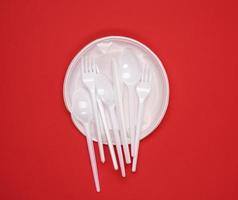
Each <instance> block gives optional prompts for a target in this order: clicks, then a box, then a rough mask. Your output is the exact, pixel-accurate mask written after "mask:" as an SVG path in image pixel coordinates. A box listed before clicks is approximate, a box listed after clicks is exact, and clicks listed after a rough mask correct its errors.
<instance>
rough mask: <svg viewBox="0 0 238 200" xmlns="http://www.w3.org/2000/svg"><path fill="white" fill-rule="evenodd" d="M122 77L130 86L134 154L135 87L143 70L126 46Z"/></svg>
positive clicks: (130, 118) (131, 132) (131, 135)
mask: <svg viewBox="0 0 238 200" xmlns="http://www.w3.org/2000/svg"><path fill="white" fill-rule="evenodd" d="M120 72H121V78H122V80H123V82H124V83H125V85H126V86H127V88H128V95H129V134H130V137H131V155H132V156H134V142H135V108H134V105H135V87H136V85H137V83H138V82H139V80H140V74H141V70H140V68H139V63H138V60H137V57H136V56H135V55H134V54H133V53H132V52H131V50H130V49H128V48H126V49H124V50H123V52H122V54H121V57H120Z"/></svg>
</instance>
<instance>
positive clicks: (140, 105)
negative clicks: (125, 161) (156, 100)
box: [132, 102, 144, 172]
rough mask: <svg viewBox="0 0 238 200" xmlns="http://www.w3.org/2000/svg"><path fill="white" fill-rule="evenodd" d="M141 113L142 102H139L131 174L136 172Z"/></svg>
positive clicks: (142, 109) (142, 108)
mask: <svg viewBox="0 0 238 200" xmlns="http://www.w3.org/2000/svg"><path fill="white" fill-rule="evenodd" d="M143 113H144V104H143V102H140V103H139V110H138V118H137V126H136V136H135V147H134V148H135V155H134V157H133V161H132V172H135V171H136V166H137V160H138V154H139V145H140V134H141V125H142V119H143Z"/></svg>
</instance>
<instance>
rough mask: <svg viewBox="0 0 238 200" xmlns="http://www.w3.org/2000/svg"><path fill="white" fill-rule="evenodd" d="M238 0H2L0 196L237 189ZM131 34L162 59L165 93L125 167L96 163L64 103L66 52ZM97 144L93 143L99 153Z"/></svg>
mask: <svg viewBox="0 0 238 200" xmlns="http://www.w3.org/2000/svg"><path fill="white" fill-rule="evenodd" d="M237 6H238V4H237V1H230V0H227V1H221V0H211V1H205V0H202V1H201V0H200V1H189V0H180V1H175V0H174V1H172V0H168V1H156V0H154V1H151V0H148V1H135V0H134V1H126V0H121V1H112V0H107V1H105V0H100V1H86V0H75V1H45V0H44V1H33V0H22V1H12V0H2V1H1V2H0V24H1V26H0V46H1V47H0V69H1V71H0V77H1V78H0V95H1V98H0V104H1V117H0V135H1V139H0V161H1V163H0V199H2V200H16V199H17V200H33V199H34V200H38V199H39V200H42V199H44V200H48V199H49V200H52V199H57V200H63V199H64V200H66V199H70V200H74V199H75V200H76V199H77V200H79V199H103V200H109V199H115V200H117V199H118V200H119V199H120V200H129V199H138V200H140V199H141V200H142V199H148V200H151V199H161V200H175V199H176V200H180V199H181V200H200V199H203V200H211V199H212V200H213V199H214V200H220V199H224V200H225V199H226V200H227V199H229V200H236V199H238V125H237V124H238V123H237V115H238V114H237V113H238V105H237V101H238V94H237V85H238V80H237V75H238V61H237V52H238V50H237V46H238V39H237V35H238V28H237V21H238V20H237V19H238V13H237ZM107 35H125V36H130V37H133V38H135V39H138V40H139V41H141V42H143V43H145V44H147V45H148V46H149V47H150V48H151V49H152V50H153V51H154V52H155V53H157V54H158V55H159V57H160V58H161V59H162V61H163V63H164V65H165V68H166V70H167V73H168V77H169V80H170V87H171V96H170V104H169V109H168V112H167V114H166V116H165V118H164V120H163V122H162V124H161V126H160V127H159V128H158V129H157V130H156V131H155V132H154V134H152V135H151V136H150V137H148V138H147V139H145V140H144V141H143V142H142V144H141V153H140V158H139V166H138V172H137V173H136V174H132V173H131V172H130V167H127V175H128V176H127V178H126V179H123V178H121V177H120V175H119V173H115V172H114V171H113V169H112V164H111V161H110V157H109V152H108V149H107V150H106V158H107V163H106V164H104V165H102V164H98V167H99V172H100V180H101V186H102V192H101V193H100V194H97V193H96V192H95V190H94V185H93V180H92V174H91V169H90V164H89V159H88V152H87V148H86V142H85V139H84V137H83V136H82V135H80V134H78V131H77V130H76V128H75V127H74V126H73V124H72V122H71V120H70V117H69V113H68V112H67V111H66V109H65V106H64V102H63V96H62V92H63V91H62V87H63V79H64V75H65V72H66V69H67V66H68V64H69V62H70V60H71V59H72V58H73V57H74V55H75V54H76V53H77V52H78V51H79V50H80V49H81V48H82V47H83V46H84V45H85V44H87V43H88V42H90V41H92V40H94V39H96V38H98V37H102V36H107ZM97 153H98V152H97Z"/></svg>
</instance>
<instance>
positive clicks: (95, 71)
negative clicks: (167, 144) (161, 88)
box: [72, 50, 151, 192]
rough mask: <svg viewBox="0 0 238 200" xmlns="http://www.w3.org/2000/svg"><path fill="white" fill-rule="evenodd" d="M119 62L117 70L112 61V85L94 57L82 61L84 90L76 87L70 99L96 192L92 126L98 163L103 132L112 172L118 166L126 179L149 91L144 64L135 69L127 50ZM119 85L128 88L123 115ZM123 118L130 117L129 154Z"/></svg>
mask: <svg viewBox="0 0 238 200" xmlns="http://www.w3.org/2000/svg"><path fill="white" fill-rule="evenodd" d="M128 56H131V58H129V59H128V58H127V57H128ZM121 63H122V69H120V68H119V66H118V65H117V63H116V61H115V60H111V67H112V71H113V81H112V82H111V81H110V80H109V78H108V77H107V76H106V75H105V74H103V73H102V72H101V70H100V66H99V65H98V64H97V63H96V62H95V59H94V58H89V57H85V58H82V59H81V62H80V68H81V79H82V82H83V84H84V87H81V88H78V90H77V92H76V94H75V97H74V98H73V107H72V115H74V117H76V118H77V119H78V120H79V121H80V122H81V123H82V124H83V125H84V127H85V130H86V138H87V144H88V151H89V157H90V161H91V166H92V172H93V176H94V181H95V186H96V190H97V191H98V192H99V191H100V183H99V177H98V170H97V164H96V157H95V151H94V146H93V139H92V136H91V134H92V133H91V131H92V130H91V125H92V123H95V127H96V133H97V141H98V148H99V152H100V159H101V162H102V163H104V162H105V155H104V149H103V143H102V132H103V131H104V132H105V135H106V139H107V143H108V146H109V151H110V155H111V159H112V163H113V167H114V169H115V170H118V168H119V167H120V171H121V175H122V176H123V177H125V176H126V172H125V163H127V164H130V163H131V156H132V158H133V165H132V171H133V172H135V171H136V165H137V158H138V151H139V140H140V131H141V122H142V119H143V108H144V102H145V100H146V97H147V96H148V95H149V93H150V90H151V84H150V83H151V73H150V71H149V68H148V67H147V66H146V65H144V66H142V67H141V66H138V65H137V61H136V58H134V57H133V54H131V52H129V50H126V51H125V52H124V53H123V54H122V60H121ZM125 65H126V67H125ZM122 84H125V85H126V86H127V88H128V92H129V93H130V94H129V99H128V103H129V106H130V109H129V110H128V112H124V108H123V103H122V99H123V92H122V90H121V88H122ZM134 94H137V99H136V98H134V97H135V95H134ZM77 97H79V98H77ZM80 97H81V99H80ZM135 101H138V102H139V104H138V105H139V107H138V109H137V108H136V107H135V106H134V105H135V103H134V102H135ZM106 112H107V113H109V119H110V122H108V118H106V115H105V113H106ZM125 115H128V116H129V125H130V126H129V130H128V131H129V134H131V138H132V140H131V153H130V151H129V145H128V144H129V142H128V137H127V129H126V125H125ZM136 115H137V116H138V118H137V120H136V119H135V116H136ZM109 123H110V124H111V126H112V132H110V130H109V128H108V127H109ZM112 138H113V141H114V142H115V146H116V153H115V151H114V146H113V142H112ZM123 153H124V156H125V161H124V156H123ZM116 155H117V157H116ZM130 155H131V156H130ZM118 166H119V167H118Z"/></svg>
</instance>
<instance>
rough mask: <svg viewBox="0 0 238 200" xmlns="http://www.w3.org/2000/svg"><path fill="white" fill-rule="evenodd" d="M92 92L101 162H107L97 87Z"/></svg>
mask: <svg viewBox="0 0 238 200" xmlns="http://www.w3.org/2000/svg"><path fill="white" fill-rule="evenodd" d="M90 94H91V98H92V104H93V113H94V120H95V122H96V130H97V137H98V148H99V154H100V158H101V162H102V163H104V162H105V155H104V149H103V143H102V133H101V128H100V123H99V118H98V111H97V102H96V95H95V89H94V90H93V89H92V90H90Z"/></svg>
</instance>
